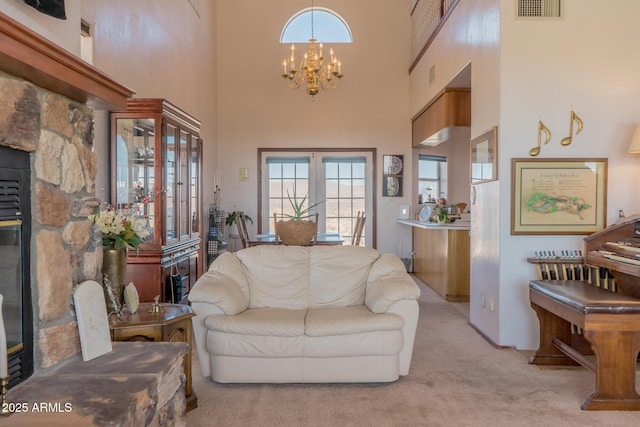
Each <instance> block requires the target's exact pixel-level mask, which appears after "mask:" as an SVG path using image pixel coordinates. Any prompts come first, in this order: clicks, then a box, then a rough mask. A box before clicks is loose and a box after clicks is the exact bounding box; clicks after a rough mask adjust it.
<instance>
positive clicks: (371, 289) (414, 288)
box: [365, 272, 420, 313]
mask: <svg viewBox="0 0 640 427" xmlns="http://www.w3.org/2000/svg"><path fill="white" fill-rule="evenodd" d="M419 297H420V288H419V287H418V285H416V282H414V281H413V279H412V278H411V276H409V275H408V274H407V273H405V272H397V273H392V274H389V275H387V276H383V277H381V278H379V279H378V280H376V281H375V282H373V283H370V284H368V285H367V295H366V298H365V304H366V306H367V307H368V308H369V310H371V311H373V312H374V313H384V312H385V311H387V310H388V309H389V307H391V306H392V305H393V304H395V303H396V302H398V301H400V300H405V299H406V300H415V299H418V298H419Z"/></svg>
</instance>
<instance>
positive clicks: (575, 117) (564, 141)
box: [560, 110, 584, 146]
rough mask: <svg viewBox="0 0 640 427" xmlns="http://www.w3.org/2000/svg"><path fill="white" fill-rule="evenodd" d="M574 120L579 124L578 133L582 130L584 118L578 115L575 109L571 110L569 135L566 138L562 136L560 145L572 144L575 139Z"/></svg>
mask: <svg viewBox="0 0 640 427" xmlns="http://www.w3.org/2000/svg"><path fill="white" fill-rule="evenodd" d="M573 122H575V123H576V124H577V125H578V130H577V131H576V135H578V134H579V133H580V132H582V128H583V127H584V123H583V122H582V119H581V118H580V117H578V115H577V114H576V113H575V112H574V111H573V110H571V118H570V119H569V136H567V137H566V138H562V140H560V145H564V146H567V145H569V144H571V141H573Z"/></svg>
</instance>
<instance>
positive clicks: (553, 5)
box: [516, 0, 562, 19]
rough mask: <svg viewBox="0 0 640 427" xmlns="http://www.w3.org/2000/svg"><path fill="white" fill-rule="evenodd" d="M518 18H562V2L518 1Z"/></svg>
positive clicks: (552, 0) (549, 0)
mask: <svg viewBox="0 0 640 427" xmlns="http://www.w3.org/2000/svg"><path fill="white" fill-rule="evenodd" d="M516 1H517V2H518V12H517V13H518V15H517V16H518V18H544V19H549V18H551V19H554V18H555V19H558V18H562V0H516Z"/></svg>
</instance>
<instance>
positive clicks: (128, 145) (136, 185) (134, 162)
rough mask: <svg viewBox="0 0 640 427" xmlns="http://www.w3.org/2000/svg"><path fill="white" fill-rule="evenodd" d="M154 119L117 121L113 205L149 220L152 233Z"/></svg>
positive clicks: (124, 119) (123, 119) (122, 119)
mask: <svg viewBox="0 0 640 427" xmlns="http://www.w3.org/2000/svg"><path fill="white" fill-rule="evenodd" d="M154 125H155V121H154V120H153V119H147V118H142V119H128V118H120V119H117V120H116V130H117V134H116V165H115V182H114V184H115V186H116V188H115V208H116V209H118V210H132V211H133V212H134V213H135V215H137V216H142V217H144V218H147V219H148V229H149V231H150V233H151V236H153V231H154V225H155V223H154V219H155V218H154V206H155V201H156V200H155V183H156V182H155V153H154V144H155V126H154Z"/></svg>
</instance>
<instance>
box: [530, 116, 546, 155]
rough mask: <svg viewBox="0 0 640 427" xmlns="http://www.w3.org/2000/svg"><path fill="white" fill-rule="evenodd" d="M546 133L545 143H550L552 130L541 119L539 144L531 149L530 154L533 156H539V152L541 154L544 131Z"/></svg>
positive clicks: (539, 123) (539, 122)
mask: <svg viewBox="0 0 640 427" xmlns="http://www.w3.org/2000/svg"><path fill="white" fill-rule="evenodd" d="M543 132H544V133H545V135H546V137H545V140H544V144H548V143H549V141H551V131H550V130H549V128H548V127H546V126H545V124H544V123H542V121H541V120H539V121H538V145H537V146H535V147H533V148H532V149H531V150H529V155H530V156H532V157H535V156H537V155H538V154H540V148H541V146H542V144H543V143H542V133H543Z"/></svg>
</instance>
